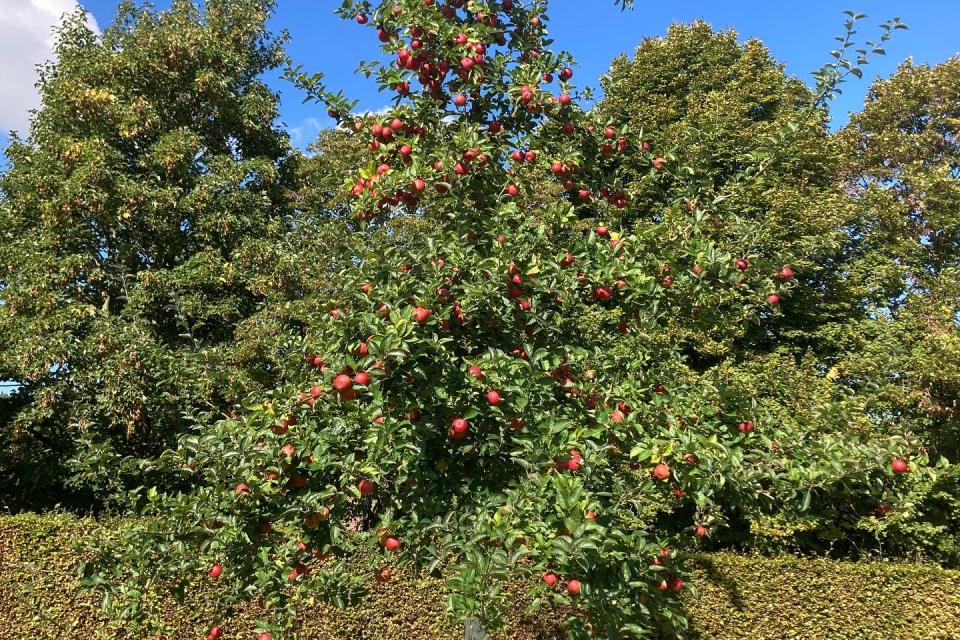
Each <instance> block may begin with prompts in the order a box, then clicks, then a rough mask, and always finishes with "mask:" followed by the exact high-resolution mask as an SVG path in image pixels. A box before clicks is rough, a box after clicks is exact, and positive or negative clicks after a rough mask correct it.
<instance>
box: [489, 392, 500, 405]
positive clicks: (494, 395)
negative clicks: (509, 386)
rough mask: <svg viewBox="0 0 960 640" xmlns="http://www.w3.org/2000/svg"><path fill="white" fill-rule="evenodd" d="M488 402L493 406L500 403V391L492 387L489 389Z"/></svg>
mask: <svg viewBox="0 0 960 640" xmlns="http://www.w3.org/2000/svg"><path fill="white" fill-rule="evenodd" d="M487 402H489V403H490V404H491V405H493V406H497V405H498V404H500V392H499V391H497V390H496V389H490V391H487Z"/></svg>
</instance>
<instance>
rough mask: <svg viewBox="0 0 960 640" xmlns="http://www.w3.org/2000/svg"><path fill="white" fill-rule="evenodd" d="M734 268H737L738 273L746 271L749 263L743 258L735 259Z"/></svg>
mask: <svg viewBox="0 0 960 640" xmlns="http://www.w3.org/2000/svg"><path fill="white" fill-rule="evenodd" d="M734 266H736V267H737V270H739V271H746V270H747V269H748V268H749V267H750V263H749V262H747V261H746V260H745V259H744V258H737V261H736V262H735V263H734Z"/></svg>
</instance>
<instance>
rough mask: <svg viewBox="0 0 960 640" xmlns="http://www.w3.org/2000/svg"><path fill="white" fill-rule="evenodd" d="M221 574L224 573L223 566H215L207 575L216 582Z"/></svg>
mask: <svg viewBox="0 0 960 640" xmlns="http://www.w3.org/2000/svg"><path fill="white" fill-rule="evenodd" d="M221 573H223V565H222V564H215V565H213V566H212V567H210V571H208V572H207V575H208V576H210V577H211V578H213V579H214V580H216V579H217V578H219V577H220V574H221Z"/></svg>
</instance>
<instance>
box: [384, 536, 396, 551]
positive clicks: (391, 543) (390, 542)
mask: <svg viewBox="0 0 960 640" xmlns="http://www.w3.org/2000/svg"><path fill="white" fill-rule="evenodd" d="M383 546H384V547H386V548H387V551H396V550H397V549H399V548H400V541H399V540H397V539H396V538H387V539H386V540H384V542H383Z"/></svg>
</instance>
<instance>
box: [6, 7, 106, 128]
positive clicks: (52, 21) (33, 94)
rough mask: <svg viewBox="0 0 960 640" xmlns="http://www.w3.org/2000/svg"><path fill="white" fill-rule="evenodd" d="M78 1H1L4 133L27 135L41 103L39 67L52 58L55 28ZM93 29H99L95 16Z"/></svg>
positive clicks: (91, 20) (91, 24)
mask: <svg viewBox="0 0 960 640" xmlns="http://www.w3.org/2000/svg"><path fill="white" fill-rule="evenodd" d="M78 4H79V3H78V2H77V0H0V79H2V81H0V131H2V132H4V133H6V132H7V131H9V130H11V129H15V130H17V131H20V132H25V131H26V129H27V125H28V118H29V111H30V109H33V108H35V107H37V105H38V104H39V102H40V99H39V96H38V95H37V90H36V87H34V84H35V83H36V81H37V69H36V67H37V65H38V64H42V63H44V62H46V61H47V60H49V59H50V58H51V57H52V52H53V44H54V34H53V28H54V27H55V26H56V25H57V24H59V22H60V19H61V18H62V17H63V15H64V14H65V13H70V12H73V11H75V10H76V8H77V6H78ZM88 22H89V23H90V26H91V27H92V28H94V29H97V24H96V21H95V20H94V19H93V17H92V16H91V17H89V18H88Z"/></svg>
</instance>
